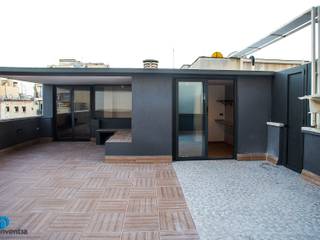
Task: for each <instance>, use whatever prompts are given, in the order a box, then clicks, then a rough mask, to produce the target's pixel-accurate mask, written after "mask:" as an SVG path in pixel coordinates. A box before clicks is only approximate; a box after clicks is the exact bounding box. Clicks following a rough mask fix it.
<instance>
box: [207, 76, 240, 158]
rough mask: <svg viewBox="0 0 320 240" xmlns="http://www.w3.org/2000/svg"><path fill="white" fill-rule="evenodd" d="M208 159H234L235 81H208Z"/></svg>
mask: <svg viewBox="0 0 320 240" xmlns="http://www.w3.org/2000/svg"><path fill="white" fill-rule="evenodd" d="M207 92H208V158H232V157H233V142H234V141H233V139H234V136H233V135H234V134H233V125H234V124H233V123H234V87H233V81H230V80H214V81H208V91H207Z"/></svg>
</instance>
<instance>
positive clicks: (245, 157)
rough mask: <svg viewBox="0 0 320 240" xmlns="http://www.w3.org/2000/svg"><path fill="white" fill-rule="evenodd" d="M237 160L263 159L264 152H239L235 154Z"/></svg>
mask: <svg viewBox="0 0 320 240" xmlns="http://www.w3.org/2000/svg"><path fill="white" fill-rule="evenodd" d="M237 160H238V161H265V160H266V154H265V153H241V154H239V153H238V154H237Z"/></svg>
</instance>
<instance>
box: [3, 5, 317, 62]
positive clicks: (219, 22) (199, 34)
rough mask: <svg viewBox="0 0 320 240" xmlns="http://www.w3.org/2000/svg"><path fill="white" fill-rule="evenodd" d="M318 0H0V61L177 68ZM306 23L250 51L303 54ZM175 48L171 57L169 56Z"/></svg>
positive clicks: (253, 37) (247, 39) (256, 35)
mask: <svg viewBox="0 0 320 240" xmlns="http://www.w3.org/2000/svg"><path fill="white" fill-rule="evenodd" d="M316 5H320V0H299V1H298V0H276V1H275V0H264V1H261V0H241V1H239V0H232V1H231V0H223V1H221V0H192V1H189V0H183V1H181V0H159V1H153V0H136V1H134V0H126V1H125V0H87V1H86V0H62V1H60V0H28V1H25V0H1V1H0V9H1V13H0V26H1V28H0V29H1V37H0V43H1V44H0V66H15V67H46V66H47V65H50V64H57V63H58V60H59V59H60V58H76V59H77V60H80V61H83V62H104V63H106V64H109V65H110V67H142V60H143V59H146V58H153V59H157V60H159V67H160V68H172V67H175V68H180V67H181V65H182V64H190V63H192V62H193V61H194V60H195V59H196V58H197V57H198V56H210V55H211V54H212V53H213V52H215V51H220V52H222V53H223V55H224V56H227V55H228V54H229V53H231V52H233V51H237V50H241V49H243V48H245V47H247V46H248V45H250V44H251V43H253V42H255V41H257V40H259V39H260V38H262V37H264V36H266V35H267V34H269V33H270V32H272V31H274V30H276V29H277V28H279V27H281V26H282V25H283V24H286V23H287V22H289V21H290V20H292V19H293V18H295V17H297V16H299V15H300V14H302V13H303V12H304V11H306V10H307V9H309V8H311V7H312V6H316ZM310 39H311V38H310V27H308V28H306V29H304V30H302V31H300V32H298V33H295V34H294V35H291V36H290V37H288V38H286V39H284V40H282V41H280V42H278V43H275V44H274V45H271V46H269V47H267V48H265V49H263V50H261V51H259V52H257V53H255V54H254V55H255V57H262V58H281V59H303V60H310V52H311V50H310ZM173 49H174V57H173Z"/></svg>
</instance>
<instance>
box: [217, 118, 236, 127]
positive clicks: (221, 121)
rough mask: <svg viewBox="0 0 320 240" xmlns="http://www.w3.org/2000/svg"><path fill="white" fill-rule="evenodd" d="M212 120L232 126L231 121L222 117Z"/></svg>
mask: <svg viewBox="0 0 320 240" xmlns="http://www.w3.org/2000/svg"><path fill="white" fill-rule="evenodd" d="M214 121H215V122H217V123H219V124H222V125H224V126H227V127H233V124H232V123H231V122H228V121H226V120H224V119H215V120H214Z"/></svg>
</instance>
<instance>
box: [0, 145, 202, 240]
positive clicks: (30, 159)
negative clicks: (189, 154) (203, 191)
mask: <svg viewBox="0 0 320 240" xmlns="http://www.w3.org/2000/svg"><path fill="white" fill-rule="evenodd" d="M103 153H104V149H103V147H101V146H95V145H94V144H93V143H88V142H83V143H64V142H60V143H58V142H55V143H48V144H39V145H34V146H32V147H28V148H24V149H21V150H19V151H15V152H12V153H7V154H6V155H1V156H0V215H6V216H8V217H9V218H10V219H11V224H10V226H9V228H8V229H26V230H28V235H27V236H24V237H25V238H28V239H37V238H38V239H66V240H67V239H72V240H77V239H91V240H97V239H107V240H160V239H161V240H178V239H179V240H195V239H198V235H197V232H196V229H195V225H194V223H193V220H192V217H191V215H190V212H189V210H188V207H187V205H186V202H185V199H184V195H183V192H182V189H181V187H180V185H179V182H178V180H177V177H176V174H175V171H174V169H173V167H172V165H171V164H136V165H133V164H106V163H103V162H102V159H103ZM4 237H5V236H4V235H3V234H0V239H1V238H4ZM21 238H23V237H21Z"/></svg>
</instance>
